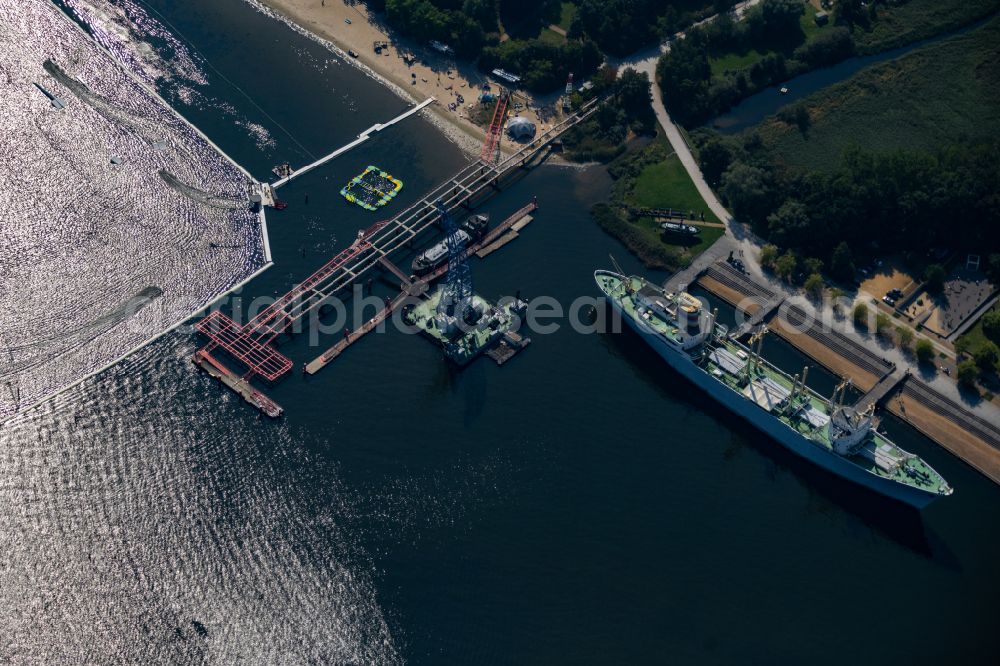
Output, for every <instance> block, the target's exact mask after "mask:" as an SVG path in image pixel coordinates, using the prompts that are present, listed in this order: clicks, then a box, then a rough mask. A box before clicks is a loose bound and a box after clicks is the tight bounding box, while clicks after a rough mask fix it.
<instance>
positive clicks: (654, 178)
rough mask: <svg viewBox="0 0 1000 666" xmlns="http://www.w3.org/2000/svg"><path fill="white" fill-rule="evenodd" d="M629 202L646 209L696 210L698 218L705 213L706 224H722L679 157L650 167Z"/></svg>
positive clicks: (643, 173) (629, 195) (630, 195)
mask: <svg viewBox="0 0 1000 666" xmlns="http://www.w3.org/2000/svg"><path fill="white" fill-rule="evenodd" d="M626 201H627V202H628V203H630V204H632V205H634V206H643V207H646V208H677V209H679V210H685V211H688V210H693V211H695V213H696V214H697V213H701V212H702V211H704V212H705V221H706V222H718V221H719V219H718V218H717V217H715V215H714V214H713V213H712V211H711V210H709V208H708V206H706V205H705V200H704V199H702V198H701V195H700V194H699V193H698V190H697V188H695V186H694V183H693V182H692V181H691V178H690V177H689V176H688V174H687V171H685V170H684V165H683V164H681V161H680V160H679V159H678V158H677V155H671V156H669V157H667V158H666V159H665V160H664V161H662V162H657V163H655V164H650V165H647V166H646V167H645V168H644V169H643V170H642V172H641V173H640V174H639V177H638V178H636V179H635V185H634V186H633V188H632V190H631V192H629V193H628V194H627V195H626Z"/></svg>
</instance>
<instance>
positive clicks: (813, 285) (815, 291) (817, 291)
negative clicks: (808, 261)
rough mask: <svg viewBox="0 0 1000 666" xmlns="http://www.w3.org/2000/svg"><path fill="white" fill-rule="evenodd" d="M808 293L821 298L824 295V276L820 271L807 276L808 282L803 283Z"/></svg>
mask: <svg viewBox="0 0 1000 666" xmlns="http://www.w3.org/2000/svg"><path fill="white" fill-rule="evenodd" d="M802 287H803V289H805V290H806V293H807V294H809V295H810V296H811V297H813V298H817V299H818V298H820V297H822V296H823V276H822V275H820V274H819V273H813V274H811V275H810V276H809V277H807V278H806V282H805V284H804V285H802Z"/></svg>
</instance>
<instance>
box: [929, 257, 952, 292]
mask: <svg viewBox="0 0 1000 666" xmlns="http://www.w3.org/2000/svg"><path fill="white" fill-rule="evenodd" d="M946 276H947V275H946V273H945V272H944V266H942V265H941V264H931V265H930V266H928V267H927V270H925V271H924V284H925V285H926V287H927V291H929V292H931V293H932V294H939V293H941V290H942V289H944V279H945V277H946Z"/></svg>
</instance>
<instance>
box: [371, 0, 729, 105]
mask: <svg viewBox="0 0 1000 666" xmlns="http://www.w3.org/2000/svg"><path fill="white" fill-rule="evenodd" d="M563 4H564V3H563V2H560V0H368V6H369V7H370V8H371V9H372V10H374V11H384V12H385V18H386V21H387V22H388V23H389V25H391V26H392V27H393V28H395V29H396V30H398V31H399V32H400V33H401V34H404V35H406V36H408V37H411V38H414V39H416V40H418V41H420V42H425V43H426V42H428V41H430V40H438V41H441V42H444V43H446V44H448V45H450V46H451V47H452V48H454V49H455V52H456V54H457V55H458V56H459V57H461V58H465V59H468V60H473V61H476V62H477V64H478V65H479V67H480V68H481V69H483V70H485V71H489V70H491V69H493V68H495V67H502V68H504V69H507V70H509V71H511V72H514V73H516V74H518V75H520V76H521V77H522V80H523V82H524V86H525V88H527V89H528V90H530V91H532V92H539V93H542V92H551V91H554V90H557V89H559V88H560V87H561V86H562V85H563V84H564V83H565V81H566V76H567V74H568V73H569V72H573V73H574V74H575V75H576V76H577V80H581V78H582V77H587V76H590V75H592V74H593V73H594V72H595V71H596V70H597V68H598V67H599V66H600V64H601V63H602V62H603V61H604V58H605V55H606V54H610V55H625V54H627V53H632V52H634V51H636V50H638V49H640V48H642V47H643V46H647V45H650V44H653V43H656V42H658V41H660V40H662V39H663V38H665V36H667V35H670V34H673V33H674V32H675V31H677V30H679V29H682V28H683V27H685V26H687V25H690V24H691V23H693V22H695V21H697V20H699V19H701V18H704V17H705V16H708V15H710V14H711V13H713V12H714V11H715V10H714V8H713V3H712V2H711V0H577V1H576V2H574V3H573V5H574V6H575V15H574V19H573V21H572V23H571V24H570V25H569V29H568V30H567V38H566V39H565V40H560V42H559V43H557V42H553V41H552V40H545V39H542V38H541V37H540V31H541V30H542V29H544V28H545V27H546V26H548V25H550V24H553V23H558V22H559V18H560V13H561V10H562V5H563ZM717 4H720V5H726V6H728V5H731V4H732V3H731V2H721V3H717ZM501 31H502V32H501ZM501 34H504V36H505V39H501Z"/></svg>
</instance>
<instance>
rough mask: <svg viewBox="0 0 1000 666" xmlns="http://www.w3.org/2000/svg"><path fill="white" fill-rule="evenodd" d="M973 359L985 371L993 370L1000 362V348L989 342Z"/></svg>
mask: <svg viewBox="0 0 1000 666" xmlns="http://www.w3.org/2000/svg"><path fill="white" fill-rule="evenodd" d="M972 358H973V359H974V360H975V362H976V365H978V366H979V367H980V368H982V369H983V370H993V369H995V368H996V365H997V361H1000V348H998V347H997V346H996V344H994V343H992V342H987V343H986V344H984V345H983V346H982V347H980V348H979V349H977V350H976V351H975V352H973V354H972Z"/></svg>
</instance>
